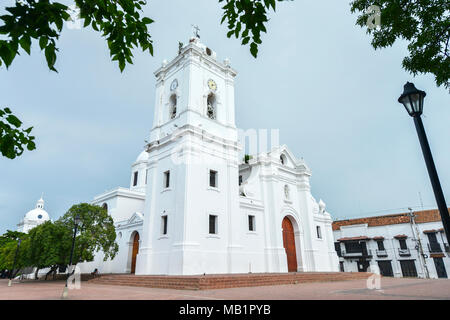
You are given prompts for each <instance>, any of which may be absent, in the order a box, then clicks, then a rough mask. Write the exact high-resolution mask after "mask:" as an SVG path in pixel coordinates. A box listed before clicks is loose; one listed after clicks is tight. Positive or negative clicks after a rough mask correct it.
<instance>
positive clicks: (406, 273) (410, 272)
mask: <svg viewBox="0 0 450 320" xmlns="http://www.w3.org/2000/svg"><path fill="white" fill-rule="evenodd" d="M400 267H401V269H402V274H403V277H414V278H417V270H416V264H415V263H414V260H400Z"/></svg>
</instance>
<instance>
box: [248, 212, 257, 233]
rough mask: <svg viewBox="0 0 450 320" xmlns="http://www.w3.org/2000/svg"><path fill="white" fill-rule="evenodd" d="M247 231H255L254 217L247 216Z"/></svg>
mask: <svg viewBox="0 0 450 320" xmlns="http://www.w3.org/2000/svg"><path fill="white" fill-rule="evenodd" d="M248 230H249V231H256V224H255V216H252V215H249V216H248Z"/></svg>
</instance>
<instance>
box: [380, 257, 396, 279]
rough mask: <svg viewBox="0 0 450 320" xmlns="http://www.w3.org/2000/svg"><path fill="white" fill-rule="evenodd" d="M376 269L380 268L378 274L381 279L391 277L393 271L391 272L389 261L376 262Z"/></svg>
mask: <svg viewBox="0 0 450 320" xmlns="http://www.w3.org/2000/svg"><path fill="white" fill-rule="evenodd" d="M378 267H379V268H380V274H381V275H382V276H383V277H393V276H394V271H393V270H392V264H391V261H390V260H380V261H378Z"/></svg>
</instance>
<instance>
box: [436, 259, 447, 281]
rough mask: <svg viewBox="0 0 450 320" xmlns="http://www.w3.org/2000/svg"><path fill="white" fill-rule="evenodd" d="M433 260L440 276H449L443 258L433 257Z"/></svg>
mask: <svg viewBox="0 0 450 320" xmlns="http://www.w3.org/2000/svg"><path fill="white" fill-rule="evenodd" d="M433 260H434V266H435V267H436V272H437V275H438V278H447V270H445V265H444V261H443V260H442V258H433Z"/></svg>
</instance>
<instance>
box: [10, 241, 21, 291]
mask: <svg viewBox="0 0 450 320" xmlns="http://www.w3.org/2000/svg"><path fill="white" fill-rule="evenodd" d="M21 242H22V239H19V242H17V248H16V254H15V255H14V262H13V267H12V270H11V272H10V273H9V281H8V287H11V286H12V277H13V273H14V269H15V268H16V261H17V254H18V253H19V248H20V243H21Z"/></svg>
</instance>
